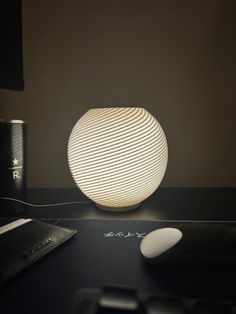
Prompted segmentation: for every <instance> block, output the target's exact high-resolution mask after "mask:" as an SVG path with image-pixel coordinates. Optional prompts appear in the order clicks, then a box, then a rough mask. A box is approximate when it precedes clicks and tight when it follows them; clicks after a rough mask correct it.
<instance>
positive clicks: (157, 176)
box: [68, 107, 168, 211]
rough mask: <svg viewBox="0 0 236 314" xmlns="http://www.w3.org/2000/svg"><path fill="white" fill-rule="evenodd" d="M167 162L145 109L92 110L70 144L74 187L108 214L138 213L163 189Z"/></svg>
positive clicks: (157, 130) (165, 151) (157, 127)
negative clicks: (130, 210)
mask: <svg viewBox="0 0 236 314" xmlns="http://www.w3.org/2000/svg"><path fill="white" fill-rule="evenodd" d="M167 159H168V148H167V141H166V137H165V134H164V132H163V129H162V127H161V126H160V124H159V123H158V121H157V120H156V119H155V118H154V117H153V116H152V115H151V114H150V113H149V112H148V111H147V110H145V109H144V108H137V107H117V108H112V107H111V108H95V109H90V110H88V111H87V112H86V113H85V114H84V115H83V116H82V117H81V118H80V119H79V120H78V121H77V123H76V124H75V126H74V128H73V130H72V132H71V135H70V138H69V143H68V161H69V167H70V171H71V173H72V176H73V178H74V180H75V183H76V184H77V186H78V187H79V188H80V189H81V191H82V192H83V193H84V194H85V195H86V196H87V197H89V198H90V199H91V200H93V201H94V202H95V203H96V205H97V206H98V207H99V208H102V209H106V210H113V211H123V210H129V209H133V208H136V207H138V206H139V205H140V203H141V202H142V201H143V200H144V199H146V198H147V197H148V196H150V195H151V194H152V193H153V192H154V191H155V190H156V189H157V187H158V186H159V184H160V183H161V181H162V178H163V176H164V174H165V171H166V166H167Z"/></svg>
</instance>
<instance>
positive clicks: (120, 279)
mask: <svg viewBox="0 0 236 314" xmlns="http://www.w3.org/2000/svg"><path fill="white" fill-rule="evenodd" d="M235 196H236V189H235V188H228V189H227V188H224V189H220V188H197V189H196V188H159V189H158V190H157V191H156V193H154V194H153V195H152V196H151V197H150V198H149V199H147V200H146V201H145V202H144V203H143V204H142V206H141V207H140V208H138V209H136V210H133V211H130V212H124V213H111V212H105V211H102V210H99V209H97V208H96V207H95V206H94V204H93V203H91V201H90V200H88V199H86V198H85V197H84V196H83V195H82V194H81V193H80V192H79V190H78V189H30V190H29V193H28V201H29V202H32V203H36V204H50V203H60V202H71V201H85V202H88V203H84V204H75V205H63V206H51V207H40V208H34V207H28V212H27V215H28V216H29V217H34V218H57V219H52V220H51V222H52V223H55V221H56V223H57V224H58V225H61V226H68V227H76V226H78V230H79V233H78V236H77V237H76V239H74V240H73V241H71V242H70V241H68V242H67V243H66V244H65V245H64V246H63V247H61V248H60V249H58V250H55V251H54V252H53V253H51V254H49V255H47V256H46V257H45V258H43V259H42V260H41V261H39V262H38V263H36V264H34V265H33V266H32V267H30V268H29V269H27V271H25V272H23V273H21V274H20V275H19V276H17V277H16V278H14V279H13V280H11V281H9V282H8V283H7V285H6V286H4V287H3V289H1V290H0V304H1V305H0V312H1V313H3V314H17V313H24V314H31V313H37V314H41V313H45V314H47V313H57V314H65V313H66V314H67V311H66V309H68V307H69V306H70V304H71V302H72V300H73V296H74V294H75V292H76V290H77V289H79V288H81V287H85V286H87V287H88V286H89V287H102V286H103V285H106V284H107V282H112V283H113V285H115V284H118V285H121V284H125V285H128V286H129V285H134V286H135V287H136V288H137V289H138V290H141V291H142V290H143V291H146V292H152V293H153V292H155V293H165V294H169V293H174V294H176V295H178V294H179V295H180V296H189V297H197V296H198V297H199V296H201V297H204V298H216V299H218V298H223V299H230V300H235V299H236V292H235V281H236V272H235V270H232V269H231V270H230V269H221V270H206V269H205V270H204V269H203V270H175V271H174V270H171V269H167V270H166V271H162V270H160V269H156V271H151V270H150V269H149V267H147V266H146V265H144V263H143V261H142V259H141V256H140V252H139V241H138V240H140V239H132V238H129V240H127V241H123V240H122V239H121V238H116V239H113V240H114V242H110V241H105V242H104V239H103V237H102V235H103V232H104V230H105V231H121V230H123V229H124V228H127V230H123V231H132V229H135V230H136V229H137V230H138V231H140V232H149V231H150V230H153V228H157V227H162V226H166V225H169V224H170V223H172V222H171V221H172V220H173V221H176V220H178V221H179V220H184V221H189V220H190V221H231V222H233V223H235V224H236V197H235ZM59 218H61V219H59ZM66 218H69V219H66ZM71 218H72V219H71ZM73 218H74V219H73ZM97 219H98V220H99V221H97ZM103 220H104V221H103ZM105 220H106V221H105ZM110 220H112V221H110ZM116 220H119V221H116ZM122 220H128V222H124V221H122ZM134 220H137V221H134ZM143 220H146V222H143ZM148 220H149V221H148ZM151 220H152V221H151ZM48 221H49V222H50V219H49V220H48ZM53 221H54V222H53ZM122 228H123V229H122ZM110 229H111V230H110ZM113 229H114V230H113ZM137 230H136V231H137ZM113 240H112V241H113ZM96 241H101V243H102V245H96ZM122 265H123V266H122Z"/></svg>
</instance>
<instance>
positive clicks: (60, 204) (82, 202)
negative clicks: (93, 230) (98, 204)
mask: <svg viewBox="0 0 236 314" xmlns="http://www.w3.org/2000/svg"><path fill="white" fill-rule="evenodd" d="M0 199H2V200H6V201H13V202H17V203H20V204H24V205H27V206H31V207H53V206H64V205H75V204H93V203H92V202H86V201H75V202H64V203H53V204H32V203H28V202H24V201H21V200H18V199H17V198H11V197H3V196H2V197H0Z"/></svg>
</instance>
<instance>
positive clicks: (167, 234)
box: [140, 228, 183, 259]
mask: <svg viewBox="0 0 236 314" xmlns="http://www.w3.org/2000/svg"><path fill="white" fill-rule="evenodd" d="M182 236H183V233H182V232H181V231H180V230H179V229H176V228H161V229H157V230H154V231H152V232H150V233H149V234H147V235H146V236H145V237H144V239H143V240H142V242H141V244H140V251H141V253H142V255H143V256H144V257H145V258H148V259H153V258H156V257H158V256H159V255H161V254H162V253H164V252H166V251H167V250H169V249H170V248H172V247H173V246H174V245H176V244H177V243H178V242H179V241H180V240H181V238H182Z"/></svg>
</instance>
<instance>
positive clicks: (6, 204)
mask: <svg viewBox="0 0 236 314" xmlns="http://www.w3.org/2000/svg"><path fill="white" fill-rule="evenodd" d="M26 137H27V124H26V123H25V122H24V121H21V120H11V121H3V120H1V121H0V196H1V197H6V198H13V199H17V200H21V201H25V200H26V191H27V190H26V188H27V185H26V179H27V178H26V175H27V174H26ZM24 213H25V206H24V204H22V203H19V202H16V201H13V200H4V199H2V198H1V199H0V217H12V216H18V215H19V216H23V215H24Z"/></svg>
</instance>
